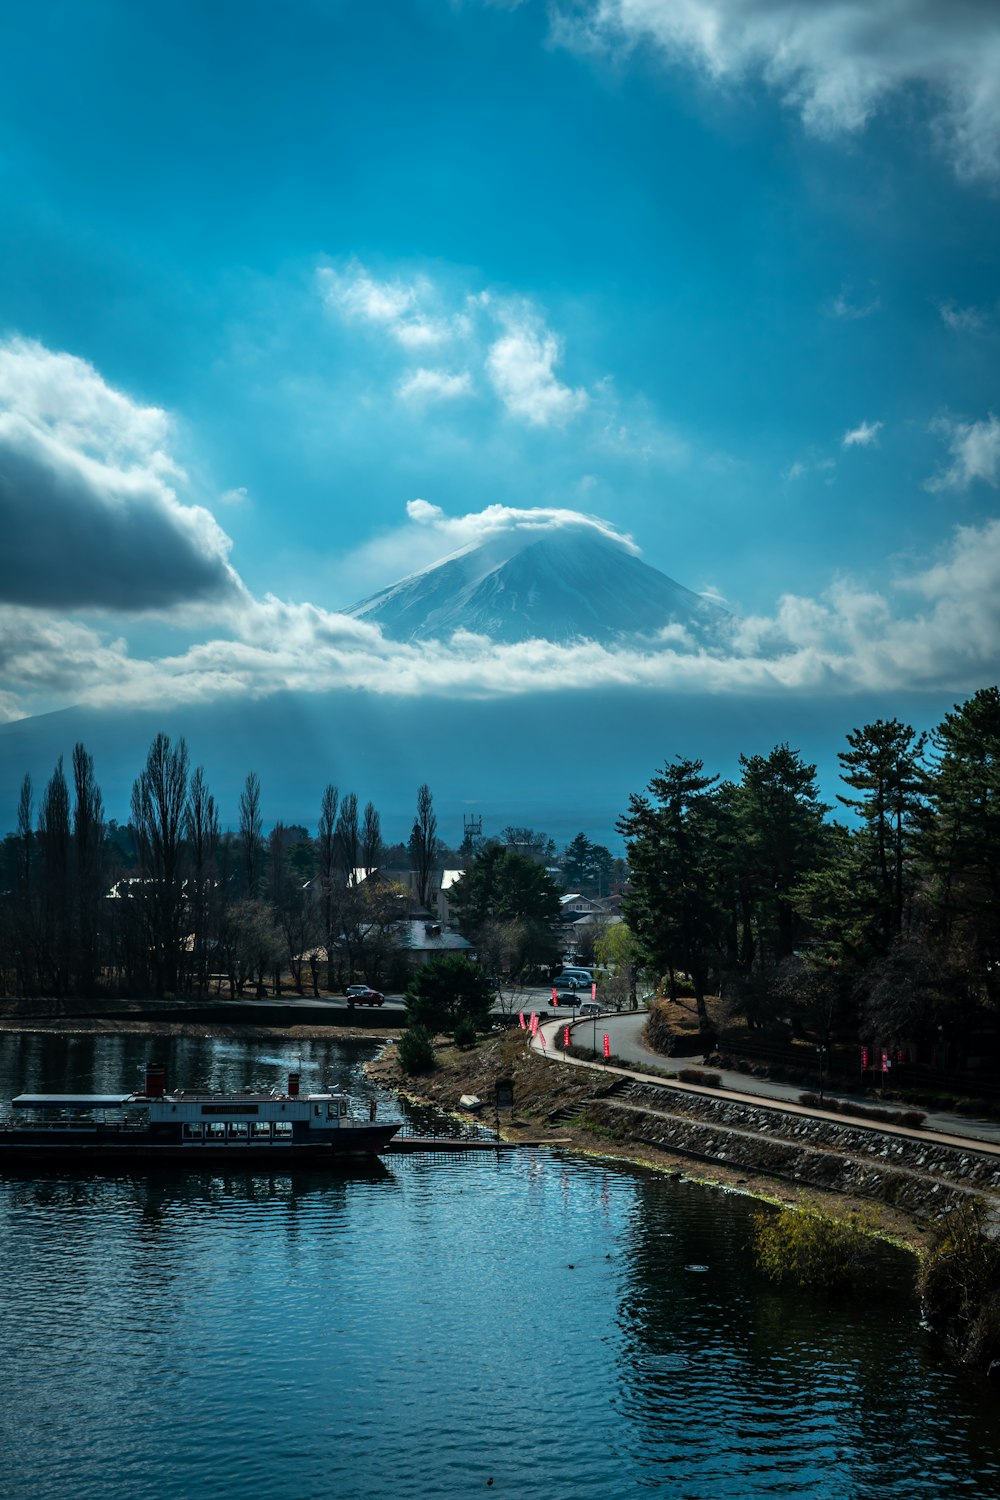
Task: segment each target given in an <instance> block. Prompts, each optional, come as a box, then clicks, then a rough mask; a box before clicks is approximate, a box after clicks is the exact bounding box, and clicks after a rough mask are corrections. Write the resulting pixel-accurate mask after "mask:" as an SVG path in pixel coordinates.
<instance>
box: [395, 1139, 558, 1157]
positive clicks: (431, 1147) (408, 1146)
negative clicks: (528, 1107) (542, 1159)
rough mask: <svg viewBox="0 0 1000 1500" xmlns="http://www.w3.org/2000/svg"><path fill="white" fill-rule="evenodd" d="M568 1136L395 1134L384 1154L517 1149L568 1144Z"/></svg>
mask: <svg viewBox="0 0 1000 1500" xmlns="http://www.w3.org/2000/svg"><path fill="white" fill-rule="evenodd" d="M568 1145H570V1141H569V1138H568V1137H567V1136H558V1137H556V1136H544V1137H542V1136H537V1137H534V1138H533V1139H531V1140H518V1141H496V1140H494V1141H490V1140H485V1139H482V1138H480V1137H476V1138H472V1137H469V1136H450V1135H394V1136H393V1138H392V1140H391V1141H390V1142H389V1144H388V1145H387V1146H386V1147H384V1148H383V1150H382V1152H381V1155H383V1156H393V1155H395V1156H399V1155H402V1154H405V1153H406V1152H410V1151H517V1150H519V1149H520V1148H521V1147H522V1146H568Z"/></svg>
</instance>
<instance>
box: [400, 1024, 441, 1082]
mask: <svg viewBox="0 0 1000 1500" xmlns="http://www.w3.org/2000/svg"><path fill="white" fill-rule="evenodd" d="M396 1046H397V1050H398V1052H399V1063H400V1067H401V1068H402V1069H403V1072H404V1073H430V1072H431V1070H432V1069H433V1067H434V1038H433V1036H432V1035H431V1033H430V1032H429V1031H428V1030H427V1027H426V1026H410V1027H408V1028H407V1030H406V1031H404V1032H403V1035H402V1036H401V1037H400V1039H399V1041H398V1042H397V1044H396Z"/></svg>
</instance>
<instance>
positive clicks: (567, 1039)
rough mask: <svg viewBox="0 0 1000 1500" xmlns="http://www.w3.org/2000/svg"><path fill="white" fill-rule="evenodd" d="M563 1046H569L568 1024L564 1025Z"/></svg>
mask: <svg viewBox="0 0 1000 1500" xmlns="http://www.w3.org/2000/svg"><path fill="white" fill-rule="evenodd" d="M563 1046H564V1047H568V1046H569V1027H568V1026H564V1027H563Z"/></svg>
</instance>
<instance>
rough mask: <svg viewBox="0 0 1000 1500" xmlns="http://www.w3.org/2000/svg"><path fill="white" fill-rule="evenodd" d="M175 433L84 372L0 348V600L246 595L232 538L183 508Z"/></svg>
mask: <svg viewBox="0 0 1000 1500" xmlns="http://www.w3.org/2000/svg"><path fill="white" fill-rule="evenodd" d="M172 426H173V424H172V422H171V420H170V418H169V416H168V415H167V413H166V412H164V411H162V410H160V408H159V407H155V406H141V405H140V404H139V403H138V402H136V401H133V400H132V399H131V398H130V397H129V396H126V395H124V394H123V393H122V392H120V391H116V390H114V389H113V388H112V387H111V386H109V385H108V384H107V383H106V382H105V381H104V380H103V379H102V378H101V376H100V375H99V374H98V372H97V371H96V370H95V369H94V368H93V366H92V365H89V364H87V362H86V361H85V360H82V359H77V358H76V357H75V356H73V355H70V354H63V353H55V352H53V351H52V350H50V349H46V348H45V347H44V346H43V345H42V344H39V343H36V342H34V341H32V340H30V339H19V338H10V339H7V340H5V341H2V342H0V535H2V536H3V544H2V546H0V600H6V601H8V602H10V603H15V604H30V605H38V606H39V607H45V606H60V605H62V606H65V607H68V608H73V607H87V606H90V607H94V608H106V609H117V610H162V609H170V608H172V607H174V606H176V605H178V604H182V603H183V604H185V605H188V604H190V603H197V602H202V603H207V602H211V601H213V600H215V601H224V600H227V599H232V598H234V597H237V596H238V595H239V594H240V593H241V590H242V585H241V584H240V581H239V579H238V578H237V576H236V574H235V573H234V572H233V570H232V568H231V567H230V565H229V562H228V554H229V548H230V542H229V538H228V537H227V536H226V534H225V532H224V531H222V529H221V527H220V526H219V525H218V523H217V522H216V520H215V518H214V517H213V516H212V515H211V514H210V512H209V511H207V510H205V509H204V508H203V507H201V506H198V505H189V504H184V503H182V501H181V500H180V499H179V498H178V495H177V492H176V489H175V488H173V487H172V484H171V483H168V480H170V481H173V483H174V484H179V483H183V482H184V481H185V475H184V472H183V470H182V468H181V467H180V465H179V464H178V463H177V462H176V461H175V459H174V458H173V456H172V454H171V453H170V451H169V446H170V440H171V436H172Z"/></svg>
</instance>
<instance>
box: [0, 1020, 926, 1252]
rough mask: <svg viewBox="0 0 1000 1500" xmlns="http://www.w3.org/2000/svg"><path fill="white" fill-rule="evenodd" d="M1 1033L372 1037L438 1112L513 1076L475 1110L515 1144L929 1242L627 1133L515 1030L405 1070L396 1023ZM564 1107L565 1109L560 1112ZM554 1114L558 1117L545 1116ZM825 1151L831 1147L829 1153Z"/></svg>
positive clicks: (887, 1221) (73, 1027)
mask: <svg viewBox="0 0 1000 1500" xmlns="http://www.w3.org/2000/svg"><path fill="white" fill-rule="evenodd" d="M0 1034H17V1035H42V1036H44V1035H63V1036H80V1037H82V1036H113V1035H131V1036H149V1037H151V1038H153V1037H162V1038H173V1037H190V1038H193V1039H198V1040H201V1039H204V1038H207V1037H215V1038H218V1039H219V1040H224V1041H234V1040H235V1041H238V1040H243V1041H246V1042H251V1043H252V1042H255V1041H261V1042H265V1041H266V1042H275V1041H278V1042H281V1041H284V1042H302V1041H317V1042H337V1041H342V1042H347V1043H349V1044H352V1045H353V1044H359V1043H370V1044H373V1045H374V1046H375V1047H377V1049H378V1050H377V1053H376V1056H375V1057H374V1058H372V1059H371V1060H370V1061H368V1062H366V1063H365V1064H364V1073H365V1076H366V1077H367V1078H369V1079H370V1080H371V1082H372V1083H374V1084H376V1085H377V1086H378V1087H380V1088H385V1089H386V1090H388V1091H390V1092H392V1093H394V1094H396V1095H397V1096H401V1097H406V1098H409V1099H412V1100H414V1101H415V1102H420V1103H423V1104H427V1105H430V1106H432V1107H434V1108H436V1109H440V1110H441V1111H443V1112H444V1113H446V1114H449V1115H452V1116H455V1117H458V1118H462V1119H465V1120H468V1119H469V1118H470V1116H469V1115H468V1114H467V1113H465V1112H463V1111H461V1110H459V1109H458V1108H457V1104H458V1099H459V1098H460V1096H461V1095H462V1094H466V1093H472V1094H478V1095H479V1096H480V1097H482V1098H484V1100H486V1101H488V1100H489V1099H491V1098H492V1097H494V1087H495V1081H496V1078H497V1077H498V1076H501V1075H507V1076H513V1077H514V1087H515V1098H516V1107H515V1109H514V1110H513V1111H511V1112H505V1115H504V1118H502V1119H499V1120H497V1118H496V1117H495V1115H494V1114H493V1113H491V1111H490V1109H489V1107H488V1105H487V1107H485V1108H484V1109H483V1111H482V1114H481V1115H480V1116H476V1117H475V1118H478V1119H480V1120H481V1123H483V1124H484V1125H487V1126H489V1127H490V1128H494V1126H495V1125H496V1124H499V1127H500V1135H501V1138H502V1139H504V1140H506V1141H509V1142H514V1143H516V1142H517V1141H518V1140H527V1139H528V1138H531V1139H532V1140H533V1141H535V1142H537V1140H538V1138H539V1135H542V1136H544V1134H545V1132H546V1130H548V1129H550V1128H551V1129H552V1131H553V1136H554V1137H555V1136H558V1139H559V1142H560V1148H561V1149H564V1150H569V1151H572V1152H574V1153H576V1154H579V1155H581V1156H585V1157H589V1158H591V1159H593V1160H599V1161H603V1162H610V1163H615V1162H619V1163H621V1164H622V1165H623V1166H628V1167H634V1168H639V1169H641V1170H646V1171H651V1172H655V1173H658V1174H661V1175H664V1176H670V1177H677V1178H683V1179H684V1180H685V1181H687V1182H692V1183H696V1184H698V1185H700V1186H703V1187H709V1188H714V1189H715V1190H717V1191H721V1192H731V1193H738V1194H740V1195H742V1196H745V1197H749V1198H753V1199H755V1200H756V1201H758V1202H761V1203H767V1204H771V1205H774V1206H777V1207H789V1206H799V1207H804V1206H811V1207H814V1208H817V1209H819V1210H820V1211H821V1212H823V1213H824V1214H827V1215H829V1216H831V1217H833V1218H844V1217H845V1216H846V1215H847V1214H849V1213H851V1212H852V1211H854V1210H858V1209H861V1208H866V1209H868V1210H873V1211H874V1214H875V1217H876V1233H877V1234H878V1235H879V1237H881V1238H883V1239H885V1240H886V1241H887V1242H889V1243H891V1244H893V1245H895V1246H897V1247H899V1248H901V1249H905V1250H908V1251H910V1252H911V1253H912V1254H914V1255H918V1256H919V1255H920V1254H921V1253H922V1252H923V1251H924V1250H925V1249H926V1248H927V1246H928V1245H929V1243H930V1242H931V1239H932V1234H933V1228H934V1226H933V1223H931V1222H929V1221H928V1219H927V1217H926V1215H924V1214H921V1213H917V1212H912V1211H910V1210H909V1209H907V1208H906V1207H903V1206H899V1205H896V1204H893V1203H891V1202H886V1201H884V1199H882V1198H880V1197H879V1196H878V1195H877V1194H875V1193H870V1192H857V1191H853V1192H852V1191H836V1190H829V1189H826V1188H824V1187H823V1186H822V1184H819V1183H813V1182H802V1181H796V1180H795V1178H794V1177H792V1176H787V1175H783V1174H782V1173H781V1172H778V1171H771V1170H766V1169H764V1168H762V1167H760V1166H758V1165H753V1164H750V1165H745V1166H743V1165H729V1164H727V1162H726V1161H725V1159H724V1156H725V1152H724V1150H723V1149H722V1148H721V1147H720V1149H719V1152H718V1154H717V1155H716V1154H710V1153H706V1152H702V1151H695V1150H690V1151H689V1150H684V1149H671V1148H670V1147H669V1146H667V1147H662V1146H659V1145H657V1144H655V1143H654V1142H652V1141H648V1140H642V1139H638V1138H636V1137H635V1135H634V1134H631V1133H630V1130H632V1129H634V1128H635V1127H634V1126H631V1127H630V1125H629V1123H628V1122H627V1121H622V1119H621V1113H622V1112H619V1118H617V1119H615V1120H613V1121H612V1120H610V1119H609V1113H610V1112H609V1107H608V1106H607V1105H605V1104H604V1103H603V1098H602V1095H608V1094H610V1092H611V1089H612V1088H613V1082H612V1083H611V1085H610V1086H609V1081H608V1079H607V1076H606V1075H603V1074H602V1073H601V1072H598V1071H595V1070H593V1069H589V1068H587V1069H583V1068H580V1069H572V1070H568V1069H563V1068H557V1067H555V1065H554V1064H553V1063H551V1062H549V1061H546V1060H545V1059H542V1058H538V1057H536V1056H535V1055H534V1054H532V1053H531V1052H530V1050H529V1049H527V1048H525V1046H524V1044H523V1042H522V1040H521V1039H520V1035H519V1034H518V1033H511V1032H508V1033H503V1034H502V1035H500V1036H497V1037H487V1038H484V1039H483V1040H482V1041H480V1042H479V1043H478V1044H477V1045H476V1047H474V1048H470V1049H468V1050H467V1051H462V1050H461V1049H458V1048H456V1047H454V1046H453V1045H449V1044H446V1043H444V1042H443V1041H442V1042H440V1043H439V1045H438V1048H437V1051H436V1057H437V1064H438V1066H437V1067H436V1069H435V1071H434V1072H433V1073H430V1074H425V1075H419V1076H414V1077H411V1076H409V1075H407V1074H405V1073H403V1071H402V1070H401V1068H400V1067H399V1065H398V1061H397V1058H396V1052H395V1047H394V1046H393V1043H394V1042H395V1040H396V1039H397V1038H398V1035H399V1032H398V1028H396V1027H373V1026H370V1025H366V1026H363V1027H353V1028H352V1027H346V1026H336V1027H331V1026H317V1025H300V1026H282V1027H275V1026H266V1025H262V1026H251V1025H248V1024H247V1023H246V1022H234V1023H232V1024H231V1025H223V1024H220V1023H215V1024H206V1023H205V1022H204V1021H201V1022H196V1021H184V1020H181V1019H178V1020H177V1021H173V1022H169V1021H164V1020H155V1021H150V1020H142V1019H141V1018H140V1017H139V1016H138V1015H135V1014H133V1015H131V1016H129V1015H120V1016H114V1017H104V1018H82V1017H81V1018H74V1017H72V1016H63V1017H44V1018H43V1017H37V1018H34V1019H28V1018H26V1017H3V1018H0ZM567 1112H568V1115H569V1117H568V1118H567V1117H565V1116H566V1113H567ZM560 1114H562V1115H563V1118H559V1119H553V1116H558V1115H560ZM827 1154H828V1155H829V1156H830V1157H831V1158H832V1157H834V1156H835V1155H836V1153H834V1152H832V1151H830V1152H829V1153H827Z"/></svg>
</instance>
